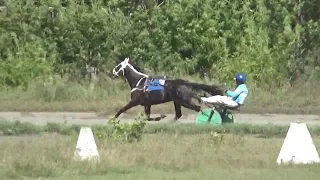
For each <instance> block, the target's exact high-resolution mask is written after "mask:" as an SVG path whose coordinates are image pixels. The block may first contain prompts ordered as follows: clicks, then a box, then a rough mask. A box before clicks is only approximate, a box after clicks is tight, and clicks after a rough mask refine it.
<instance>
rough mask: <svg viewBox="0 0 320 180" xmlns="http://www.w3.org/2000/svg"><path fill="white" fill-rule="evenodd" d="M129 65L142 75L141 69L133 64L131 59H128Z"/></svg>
mask: <svg viewBox="0 0 320 180" xmlns="http://www.w3.org/2000/svg"><path fill="white" fill-rule="evenodd" d="M129 63H130V64H131V65H132V66H133V67H134V68H135V69H136V70H137V71H139V72H141V73H143V71H142V69H141V68H140V67H139V66H138V65H137V64H136V63H135V62H133V60H132V59H129Z"/></svg>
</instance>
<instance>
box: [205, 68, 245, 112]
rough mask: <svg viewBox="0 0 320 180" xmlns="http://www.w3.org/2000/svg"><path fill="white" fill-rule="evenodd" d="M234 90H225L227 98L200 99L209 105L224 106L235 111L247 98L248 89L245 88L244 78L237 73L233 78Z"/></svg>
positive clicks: (218, 96)
mask: <svg viewBox="0 0 320 180" xmlns="http://www.w3.org/2000/svg"><path fill="white" fill-rule="evenodd" d="M235 80H236V89H235V91H230V90H226V91H225V93H227V95H228V96H220V95H216V96H211V97H201V100H202V101H203V102H206V103H211V104H214V105H218V106H225V107H227V108H230V109H235V108H238V107H240V106H241V105H244V104H245V103H246V99H247V96H248V88H247V86H246V84H245V83H246V76H245V75H244V74H242V73H239V74H237V75H236V77H235Z"/></svg>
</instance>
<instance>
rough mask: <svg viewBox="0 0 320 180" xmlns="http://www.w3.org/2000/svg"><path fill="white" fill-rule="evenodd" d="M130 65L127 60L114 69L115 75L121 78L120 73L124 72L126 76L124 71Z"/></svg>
mask: <svg viewBox="0 0 320 180" xmlns="http://www.w3.org/2000/svg"><path fill="white" fill-rule="evenodd" d="M128 65H129V58H125V59H124V60H123V61H122V62H121V63H120V64H118V65H117V66H116V67H115V68H113V70H112V72H113V75H116V76H119V73H120V72H122V76H124V69H125V68H126V67H127V66H128Z"/></svg>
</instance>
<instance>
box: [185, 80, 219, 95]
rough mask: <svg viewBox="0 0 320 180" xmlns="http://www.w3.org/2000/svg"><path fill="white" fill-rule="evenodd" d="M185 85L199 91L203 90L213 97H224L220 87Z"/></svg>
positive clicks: (188, 83)
mask: <svg viewBox="0 0 320 180" xmlns="http://www.w3.org/2000/svg"><path fill="white" fill-rule="evenodd" d="M184 84H185V85H187V86H191V87H192V88H194V89H196V90H197V91H200V90H203V91H205V92H207V93H209V94H211V95H212V96H215V95H223V90H222V88H221V87H220V86H219V85H206V84H201V83H193V82H185V83H184Z"/></svg>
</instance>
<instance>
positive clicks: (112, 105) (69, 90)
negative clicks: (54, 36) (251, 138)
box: [0, 75, 320, 115]
mask: <svg viewBox="0 0 320 180" xmlns="http://www.w3.org/2000/svg"><path fill="white" fill-rule="evenodd" d="M174 77H177V78H180V77H181V78H183V79H187V80H190V81H193V82H202V83H206V84H212V83H217V82H216V81H214V80H207V79H200V78H199V77H185V76H182V75H179V76H174ZM248 86H249V93H250V94H249V99H248V103H247V104H246V105H245V106H243V107H242V109H241V112H243V113H295V114H297V113H304V114H320V108H319V107H320V104H319V102H320V94H319V93H320V91H319V90H318V89H319V88H320V85H319V83H318V82H317V81H316V82H299V83H296V84H295V85H293V86H292V87H291V86H286V87H285V86H284V87H282V88H274V89H272V88H270V87H257V86H256V85H255V84H253V83H251V82H249V83H248ZM129 100H130V94H129V86H128V84H127V83H126V82H125V81H124V80H122V79H117V80H111V79H110V78H108V77H99V78H98V79H97V80H94V81H93V82H92V83H89V82H88V81H81V82H76V81H70V80H67V78H64V79H61V78H59V77H53V78H52V79H51V80H50V79H49V80H47V79H45V80H43V79H37V80H35V81H34V82H31V83H30V86H29V87H28V89H26V90H25V89H22V88H17V89H7V90H1V91H0V111H27V112H28V111H34V112H35V111H38V112H39V111H40V112H41V111H95V112H98V113H101V114H108V115H111V114H114V113H115V111H117V110H119V109H120V108H121V107H123V106H124V105H125V104H126V103H127V102H129ZM137 111H140V112H143V107H141V106H138V107H134V108H132V109H130V110H128V111H127V113H129V114H132V113H136V112H137ZM151 112H152V113H174V106H173V103H172V102H169V103H166V104H161V105H156V106H152V109H151ZM183 113H184V114H186V113H195V112H193V111H191V110H188V109H186V108H183Z"/></svg>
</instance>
